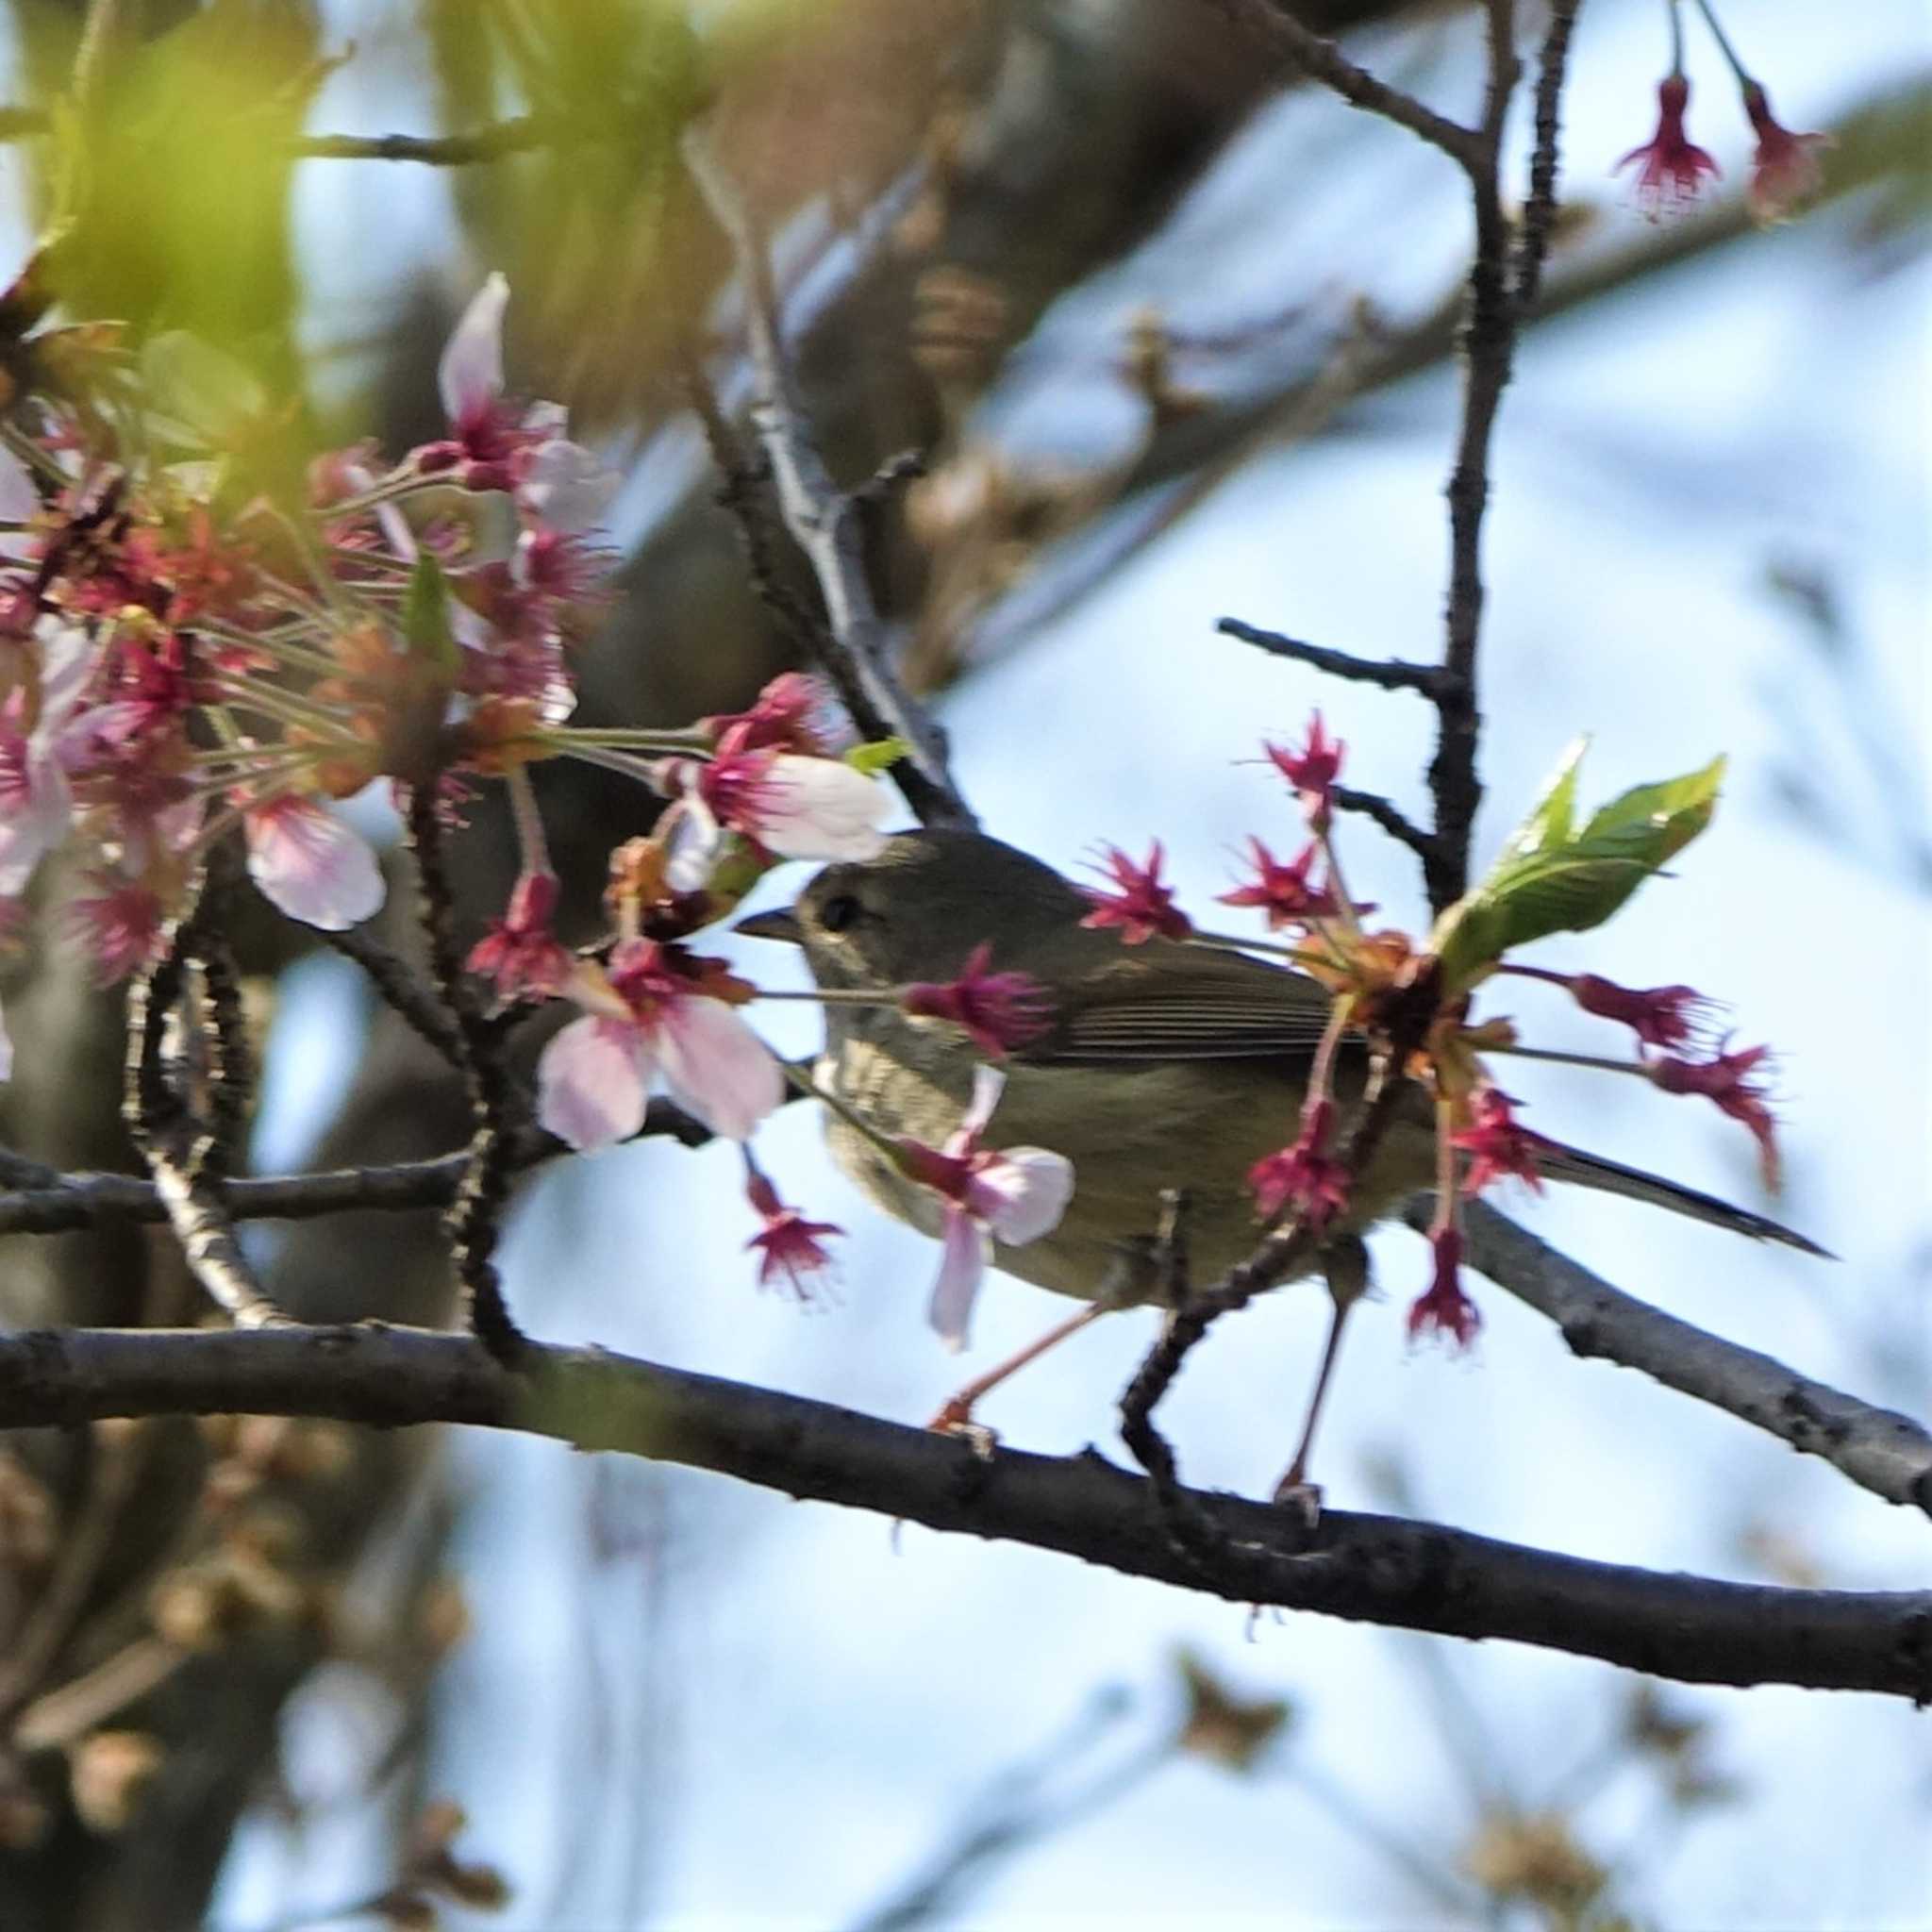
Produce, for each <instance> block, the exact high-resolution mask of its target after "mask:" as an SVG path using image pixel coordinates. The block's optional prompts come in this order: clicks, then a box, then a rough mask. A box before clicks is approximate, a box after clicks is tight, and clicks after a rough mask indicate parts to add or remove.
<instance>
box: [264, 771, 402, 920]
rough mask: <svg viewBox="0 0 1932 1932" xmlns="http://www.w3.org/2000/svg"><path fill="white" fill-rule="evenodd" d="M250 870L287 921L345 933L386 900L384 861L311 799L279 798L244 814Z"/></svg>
mask: <svg viewBox="0 0 1932 1932" xmlns="http://www.w3.org/2000/svg"><path fill="white" fill-rule="evenodd" d="M242 831H243V834H244V835H245V837H246V840H247V844H248V876H249V877H250V878H252V879H253V880H254V881H255V883H256V885H257V886H258V888H259V890H260V891H261V894H262V896H263V897H264V898H265V899H267V900H268V902H269V903H270V904H271V905H272V906H275V907H276V908H279V909H280V910H281V911H283V912H286V913H287V914H288V915H289V917H290V918H291V919H299V920H300V921H301V922H302V924H304V925H312V926H315V927H316V928H317V929H318V930H319V931H322V932H346V931H347V930H348V929H349V927H350V926H352V925H359V924H361V923H362V922H363V921H364V920H365V919H368V918H370V917H372V916H373V915H374V914H375V912H376V911H377V909H378V908H380V907H381V905H382V901H383V882H382V867H381V866H380V865H379V864H378V863H377V862H376V858H375V852H374V851H373V850H372V849H371V847H370V844H369V841H367V840H366V839H364V838H363V837H362V836H361V834H360V833H358V832H356V831H354V830H352V829H351V828H350V827H349V826H348V825H346V824H343V822H342V821H341V819H339V818H338V817H337V816H336V815H335V814H334V813H333V812H331V811H325V810H324V808H322V807H321V806H319V805H317V804H316V803H315V801H314V800H313V799H310V798H299V797H293V796H289V797H282V798H275V799H270V800H268V801H266V802H265V803H263V804H260V805H256V806H252V807H250V808H247V809H246V810H244V811H243V812H242Z"/></svg>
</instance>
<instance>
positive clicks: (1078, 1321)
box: [926, 1302, 1113, 1448]
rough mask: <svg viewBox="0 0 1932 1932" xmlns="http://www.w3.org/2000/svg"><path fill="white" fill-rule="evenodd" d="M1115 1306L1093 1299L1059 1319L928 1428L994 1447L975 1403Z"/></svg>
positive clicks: (960, 1393)
mask: <svg viewBox="0 0 1932 1932" xmlns="http://www.w3.org/2000/svg"><path fill="white" fill-rule="evenodd" d="M1112 1309H1113V1305H1112V1303H1110V1302H1090V1303H1089V1304H1088V1305H1087V1307H1084V1308H1082V1309H1081V1310H1080V1312H1079V1313H1078V1314H1077V1315H1069V1316H1068V1317H1067V1319H1066V1320H1065V1321H1064V1322H1056V1323H1055V1324H1054V1325H1053V1326H1052V1327H1051V1328H1049V1329H1048V1330H1047V1331H1046V1333H1045V1334H1044V1335H1041V1336H1040V1337H1039V1338H1037V1339H1036V1340H1035V1341H1029V1342H1028V1343H1027V1344H1026V1346H1025V1347H1024V1348H1023V1349H1021V1350H1020V1351H1019V1353H1018V1354H1017V1355H1009V1356H1008V1357H1007V1358H1006V1360H1005V1361H1003V1362H995V1363H994V1364H993V1366H992V1367H991V1368H990V1369H989V1370H987V1372H986V1373H985V1374H983V1375H975V1376H974V1378H973V1380H972V1381H970V1382H968V1383H967V1385H966V1386H965V1387H964V1388H963V1389H961V1390H960V1391H958V1394H956V1395H954V1396H953V1397H952V1398H951V1399H950V1400H949V1401H947V1402H946V1404H945V1405H944V1407H941V1410H940V1412H939V1413H938V1414H937V1415H936V1416H934V1417H933V1419H932V1420H931V1422H929V1423H927V1424H926V1427H927V1428H929V1429H937V1430H939V1431H940V1433H941V1435H949V1436H972V1437H975V1438H977V1439H978V1440H980V1441H982V1442H983V1443H984V1445H985V1446H986V1447H988V1448H991V1446H992V1443H993V1441H994V1438H993V1434H992V1431H991V1429H989V1428H987V1427H986V1426H985V1425H984V1424H980V1423H975V1422H974V1420H973V1406H974V1403H976V1402H977V1401H978V1400H979V1398H980V1397H981V1396H982V1395H986V1394H989V1393H990V1392H991V1391H993V1390H995V1389H997V1388H998V1387H999V1385H1000V1384H1001V1383H1002V1382H1004V1381H1005V1380H1006V1379H1007V1377H1008V1375H1012V1374H1018V1373H1019V1371H1020V1370H1022V1369H1024V1367H1025V1366H1026V1364H1027V1363H1028V1362H1031V1361H1037V1360H1039V1358H1040V1357H1041V1356H1043V1355H1044V1354H1045V1353H1046V1352H1047V1350H1048V1349H1050V1348H1055V1347H1058V1345H1059V1343H1061V1342H1062V1341H1065V1340H1066V1339H1067V1337H1068V1336H1070V1335H1077V1334H1079V1332H1080V1330H1081V1329H1083V1328H1084V1327H1086V1325H1087V1324H1088V1323H1090V1322H1094V1321H1097V1320H1099V1318H1100V1317H1101V1316H1102V1315H1106V1314H1110V1313H1111V1312H1112Z"/></svg>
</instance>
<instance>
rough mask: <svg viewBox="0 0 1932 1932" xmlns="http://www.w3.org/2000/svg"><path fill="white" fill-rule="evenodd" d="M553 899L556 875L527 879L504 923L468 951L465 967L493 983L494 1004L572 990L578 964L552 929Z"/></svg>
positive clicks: (531, 875) (493, 927) (515, 893)
mask: <svg viewBox="0 0 1932 1932" xmlns="http://www.w3.org/2000/svg"><path fill="white" fill-rule="evenodd" d="M557 894H558V882H557V874H555V873H553V872H526V873H525V874H523V876H522V877H521V878H519V879H518V880H517V882H516V884H515V886H514V887H513V888H512V889H511V891H510V895H509V904H508V907H506V908H505V909H504V915H503V917H502V918H501V919H499V920H496V921H495V922H493V923H492V924H491V927H490V930H489V931H488V932H486V933H485V934H484V935H483V937H482V938H481V939H480V940H478V941H476V943H475V945H474V946H472V947H471V949H470V957H469V958H468V959H467V960H466V961H465V962H464V963H465V965H467V966H468V968H469V970H470V971H471V972H472V973H474V974H476V976H477V977H478V978H479V979H488V980H491V981H493V982H494V984H495V987H496V996H497V998H498V999H500V1000H520V999H548V998H550V997H551V996H552V995H553V994H556V993H560V992H561V991H563V990H564V988H565V987H567V986H568V985H569V984H570V978H571V974H572V973H573V972H574V971H575V966H576V961H575V959H573V958H571V955H570V952H569V949H568V948H567V947H565V946H564V945H563V944H562V943H561V942H560V941H558V937H557V935H556V934H555V933H554V932H552V931H551V929H550V920H551V915H552V914H553V913H554V912H555V911H556V910H557Z"/></svg>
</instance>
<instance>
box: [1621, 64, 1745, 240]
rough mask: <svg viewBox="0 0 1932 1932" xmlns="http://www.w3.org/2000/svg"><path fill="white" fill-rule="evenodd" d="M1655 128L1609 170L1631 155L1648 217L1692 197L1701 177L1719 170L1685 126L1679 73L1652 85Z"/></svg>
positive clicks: (1687, 97) (1685, 95)
mask: <svg viewBox="0 0 1932 1932" xmlns="http://www.w3.org/2000/svg"><path fill="white" fill-rule="evenodd" d="M1690 102H1691V83H1690V82H1689V81H1688V80H1687V79H1685V77H1684V76H1683V75H1681V74H1672V75H1666V76H1665V77H1664V79H1663V80H1662V81H1661V82H1659V83H1658V86H1657V132H1656V133H1655V134H1653V135H1652V136H1651V138H1650V139H1649V140H1648V141H1647V142H1644V143H1643V145H1642V146H1641V147H1633V148H1632V149H1631V150H1630V152H1629V153H1628V154H1627V155H1625V156H1624V158H1623V159H1622V160H1620V161H1619V162H1618V163H1617V165H1616V168H1615V169H1613V170H1612V172H1613V173H1621V172H1622V171H1623V170H1624V169H1625V168H1627V167H1628V166H1629V165H1630V164H1631V162H1632V161H1641V163H1642V166H1641V168H1640V169H1639V170H1638V174H1637V200H1638V205H1639V206H1640V207H1641V208H1642V209H1643V211H1644V213H1645V214H1646V215H1647V216H1648V217H1649V218H1650V219H1651V220H1652V221H1657V219H1658V218H1659V217H1661V216H1662V215H1665V214H1675V213H1678V212H1679V211H1681V210H1682V209H1684V208H1689V207H1690V205H1691V203H1692V202H1693V201H1695V200H1696V199H1697V196H1698V192H1699V191H1700V190H1701V189H1702V187H1703V185H1704V177H1705V176H1706V175H1711V176H1713V177H1715V176H1716V175H1721V174H1723V172H1724V170H1723V169H1721V168H1720V167H1719V166H1718V164H1717V163H1716V162H1715V161H1714V160H1712V159H1711V158H1710V156H1709V155H1707V153H1706V152H1705V151H1704V149H1702V148H1701V147H1699V146H1697V144H1696V143H1695V142H1692V141H1691V139H1690V137H1689V136H1688V135H1687V134H1686V133H1685V132H1684V110H1685V108H1687V107H1689V105H1690Z"/></svg>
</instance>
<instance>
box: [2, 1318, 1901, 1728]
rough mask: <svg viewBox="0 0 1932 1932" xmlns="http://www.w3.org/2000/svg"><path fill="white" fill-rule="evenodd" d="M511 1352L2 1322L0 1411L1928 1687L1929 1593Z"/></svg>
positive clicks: (47, 1421) (388, 1333)
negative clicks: (441, 1448)
mask: <svg viewBox="0 0 1932 1932" xmlns="http://www.w3.org/2000/svg"><path fill="white" fill-rule="evenodd" d="M525 1360H526V1362H527V1365H528V1368H527V1373H513V1372H511V1371H508V1370H507V1369H505V1368H503V1367H502V1366H501V1365H500V1364H498V1363H497V1362H496V1361H495V1360H493V1359H492V1358H491V1356H490V1355H489V1353H488V1352H487V1351H486V1350H485V1349H484V1347H483V1346H482V1344H481V1343H480V1342H478V1341H475V1340H473V1339H472V1338H470V1337H468V1336H458V1335H439V1334H432V1333H430V1332H428V1331H426V1330H423V1329H412V1328H389V1327H383V1326H379V1325H375V1324H365V1325H360V1326H355V1327H337V1328H290V1329H280V1328H277V1329H267V1330H261V1331H258V1332H256V1333H253V1334H242V1333H239V1332H236V1331H232V1330H178V1329H42V1330H36V1331H32V1332H29V1333H25V1334H13V1335H8V1336H5V1337H0V1426H4V1427H9V1428H28V1427H47V1426H70V1427H71V1426H74V1425H75V1424H82V1423H86V1422H91V1421H96V1420H100V1419H102V1418H106V1417H109V1416H139V1415H163V1414H176V1415H178V1414H204V1415H207V1414H225V1413H231V1412H242V1413H250V1414H261V1415H305V1416H328V1417H334V1418H336V1419H338V1420H341V1421H344V1422H356V1423H367V1424H375V1425H378V1426H388V1427H393V1426H398V1425H406V1424H418V1423H427V1422H452V1423H468V1424H475V1425H478V1426H481V1427H485V1428H507V1429H520V1430H523V1431H525V1432H527V1433H530V1434H535V1435H542V1436H550V1437H553V1438H555V1439H556V1440H558V1441H564V1442H569V1443H572V1444H573V1445H575V1447H577V1448H580V1449H596V1450H615V1451H619V1452H622V1453H625V1454H628V1455H635V1456H645V1457H655V1458H659V1459H662V1460H666V1461H672V1462H678V1463H683V1464H686V1465H688V1466H690V1467H691V1468H696V1469H709V1470H715V1471H718V1472H720V1473H722V1474H728V1475H735V1476H738V1477H741V1478H742V1479H743V1480H745V1481H747V1482H753V1483H758V1484H759V1485H761V1486H762V1487H765V1488H768V1489H775V1490H779V1491H783V1492H784V1493H786V1494H788V1495H791V1496H796V1497H801V1498H809V1499H812V1500H816V1501H821V1502H833V1503H841V1504H845V1505H847V1506H849V1507H857V1508H864V1509H875V1510H878V1511H880V1512H881V1513H883V1514H885V1515H889V1516H892V1517H900V1518H906V1519H908V1520H909V1521H911V1522H915V1523H922V1524H926V1525H928V1526H929V1527H931V1528H934V1529H939V1530H950V1531H964V1532H966V1533H968V1534H971V1535H974V1536H980V1537H989V1538H1000V1539H1004V1540H1007V1541H1016V1542H1022V1543H1027V1544H1030V1545H1032V1546H1034V1547H1036V1548H1040V1549H1047V1550H1057V1551H1059V1552H1061V1553H1063V1554H1065V1555H1068V1556H1074V1557H1082V1558H1083V1559H1085V1560H1086V1561H1089V1562H1093V1563H1101V1564H1105V1565H1106V1566H1108V1568H1110V1569H1114V1570H1119V1571H1122V1572H1124V1573H1125V1574H1130V1575H1137V1576H1147V1577H1153V1578H1155V1579H1157V1580H1158V1581H1161V1582H1165V1583H1172V1584H1177V1585H1180V1586H1182V1587H1184V1588H1190V1589H1194V1590H1201V1591H1208V1592H1209V1593H1211V1594H1213V1595H1216V1596H1221V1597H1224V1598H1226V1599H1227V1600H1228V1601H1230V1602H1233V1603H1260V1604H1279V1605H1281V1606H1283V1607H1286V1608H1291V1609H1306V1610H1316V1611H1320V1612H1322V1613H1323V1614H1324V1615H1328V1616H1337V1617H1343V1618H1348V1619H1352V1620H1357V1621H1364V1622H1373V1623H1380V1624H1394V1625H1397V1626H1399V1627H1402V1628H1407V1629H1414V1630H1431V1631H1438V1632H1441V1633H1442V1634H1444V1635H1448V1636H1458V1637H1501V1638H1507V1639H1509V1640H1511V1641H1517V1642H1524V1643H1532V1644H1538V1645H1541V1646H1543V1647H1545V1648H1549V1649H1557V1650H1564V1651H1569V1652H1571V1653H1573V1654H1574V1655H1577V1656H1583V1657H1600V1658H1602V1659H1604V1660H1605V1661H1607V1662H1610V1663H1617V1664H1622V1665H1624V1666H1626V1667H1628V1668H1629V1669H1632V1670H1639V1671H1643V1672H1647V1673H1649V1674H1653V1675H1657V1676H1664V1677H1672V1678H1675V1679H1678V1680H1680V1681H1684V1682H1691V1683H1712V1684H1760V1683H1785V1684H1795V1685H1803V1686H1807V1687H1810V1688H1813V1689H1822V1690H1824V1689H1830V1690H1857V1691H1883V1692H1886V1693H1888V1694H1890V1695H1895V1696H1904V1697H1910V1698H1913V1699H1915V1700H1917V1701H1920V1702H1925V1701H1928V1700H1932V1593H1909V1592H1903V1591H1899V1592H1875V1591H1874V1592H1858V1591H1814V1590H1785V1589H1776V1588H1768V1587H1763V1586H1756V1585H1746V1584H1736V1583H1724V1582H1718V1581H1715V1580H1712V1579H1709V1578H1704V1577H1695V1576H1686V1575H1681V1574H1662V1573H1657V1572H1652V1571H1645V1570H1638V1569H1629V1568H1625V1567H1623V1566H1620V1565H1616V1564H1610V1563H1595V1562H1585V1561H1582V1560H1579V1559H1578V1558H1575V1557H1562V1556H1555V1555H1551V1554H1549V1553H1546V1552H1543V1551H1538V1550H1530V1549H1524V1548H1522V1547H1520V1546H1518V1545H1516V1544H1512V1543H1506V1542H1499V1541H1494V1540H1493V1539H1491V1538H1488V1537H1479V1536H1474V1535H1471V1534H1470V1533H1468V1532H1467V1531H1463V1530H1457V1529H1449V1528H1445V1527H1443V1526H1441V1525H1439V1524H1421V1523H1408V1522H1404V1521H1402V1520H1400V1519H1397V1518H1391V1517H1382V1516H1367V1515H1353V1514H1344V1513H1342V1512H1341V1511H1330V1512H1328V1513H1327V1514H1325V1515H1324V1517H1323V1518H1322V1520H1321V1522H1320V1524H1318V1525H1317V1526H1316V1527H1315V1528H1314V1529H1312V1530H1310V1529H1308V1528H1307V1526H1306V1525H1305V1524H1304V1521H1303V1519H1302V1517H1301V1516H1300V1514H1299V1513H1298V1512H1295V1511H1291V1510H1278V1509H1274V1508H1269V1507H1264V1506H1262V1505H1260V1504H1256V1503H1249V1502H1244V1501H1241V1500H1240V1499H1238V1498H1234V1497H1230V1496H1222V1495H1210V1494H1207V1493H1205V1492H1200V1491H1189V1492H1186V1493H1187V1497H1188V1501H1189V1504H1190V1506H1191V1508H1192V1509H1194V1510H1197V1511H1199V1512H1200V1513H1201V1514H1202V1515H1203V1516H1204V1517H1205V1518H1206V1519H1207V1520H1208V1522H1210V1523H1211V1524H1213V1526H1214V1527H1215V1529H1216V1531H1217V1532H1218V1534H1217V1536H1216V1538H1215V1542H1214V1547H1213V1550H1212V1551H1211V1553H1208V1554H1207V1555H1205V1556H1191V1555H1190V1554H1189V1553H1188V1552H1186V1551H1184V1550H1182V1549H1180V1548H1179V1547H1178V1546H1177V1545H1176V1544H1175V1542H1174V1538H1173V1536H1172V1534H1171V1528H1170V1521H1169V1518H1168V1516H1167V1514H1166V1512H1165V1511H1163V1509H1162V1508H1161V1507H1159V1505H1158V1502H1157V1500H1156V1496H1155V1492H1154V1487H1153V1485H1152V1484H1150V1483H1148V1482H1146V1481H1143V1480H1141V1478H1139V1477H1136V1476H1133V1475H1130V1474H1127V1473H1126V1472H1124V1471H1123V1470H1119V1469H1116V1468H1113V1467H1112V1466H1110V1465H1109V1464H1108V1463H1107V1462H1106V1461H1105V1460H1104V1459H1103V1458H1102V1457H1098V1456H1096V1455H1094V1454H1092V1453H1091V1452H1089V1453H1088V1454H1086V1455H1083V1456H1077V1457H1068V1458H1058V1457H1043V1456H1029V1455H1024V1454H1021V1453H1019V1452H1016V1451H1012V1450H1005V1449H1002V1450H999V1451H997V1452H995V1453H994V1454H993V1455H992V1456H991V1457H990V1458H983V1457H981V1456H980V1455H978V1454H976V1453H975V1452H974V1450H973V1449H972V1448H971V1447H969V1446H968V1445H967V1444H965V1443H963V1442H960V1441H955V1440H952V1439H950V1438H946V1437H941V1436H937V1435H934V1434H932V1433H930V1432H928V1431H925V1430H921V1429H910V1428H906V1427H902V1426H900V1425H898V1424H891V1423H886V1422H880V1421H877V1420H875V1419H874V1418H873V1417H870V1416H863V1415H858V1414H855V1413H853V1412H852V1411H850V1410H847V1409H841V1408H835V1407H831V1406H830V1405H828V1404H825V1403H819V1402H808V1401H805V1400H803V1399H801V1398H799V1397H797V1396H791V1395H782V1394H777V1393H774V1392H773V1391H768V1390H762V1389H755V1388H748V1387H745V1386H743V1385H741V1384H738V1383H733V1382H725V1381H719V1380H716V1379H713V1378H712V1377H709V1376H705V1375H694V1374H686V1373H683V1372H680V1371H677V1370H672V1369H665V1368H659V1367H658V1366H656V1365H654V1364H652V1363H649V1362H642V1361H636V1360H633V1359H630V1358H628V1357H624V1356H618V1355H610V1354H606V1353H604V1352H602V1351H599V1350H580V1349H565V1348H557V1347H551V1346H548V1345H544V1344H539V1343H531V1344H529V1345H528V1350H527V1355H526V1357H525Z"/></svg>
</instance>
